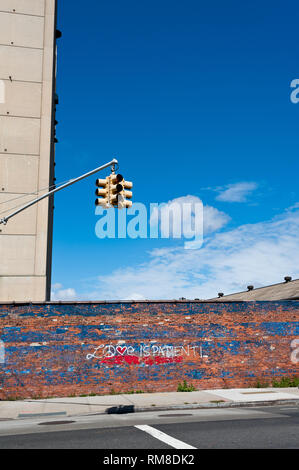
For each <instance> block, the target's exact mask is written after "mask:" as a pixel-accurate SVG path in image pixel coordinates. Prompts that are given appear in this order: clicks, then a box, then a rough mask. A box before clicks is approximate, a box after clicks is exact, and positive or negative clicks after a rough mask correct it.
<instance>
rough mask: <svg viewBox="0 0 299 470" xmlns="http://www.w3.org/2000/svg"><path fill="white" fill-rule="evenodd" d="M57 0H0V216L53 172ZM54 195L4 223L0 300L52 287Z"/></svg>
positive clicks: (32, 296)
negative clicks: (51, 198) (52, 198)
mask: <svg viewBox="0 0 299 470" xmlns="http://www.w3.org/2000/svg"><path fill="white" fill-rule="evenodd" d="M55 30H56V0H0V218H2V217H3V216H5V215H8V214H9V212H11V211H12V210H13V209H14V208H15V207H16V206H19V205H22V204H25V203H26V202H28V201H30V200H32V199H34V198H35V197H37V196H36V194H33V193H38V195H41V194H43V193H44V192H46V188H48V187H49V186H50V185H52V184H53V176H54V126H53V122H54V103H53V95H54V91H55V62H56V58H55V49H56V39H55ZM52 212H53V201H52V200H49V199H45V200H43V201H41V202H39V203H38V204H37V205H35V206H33V207H31V208H30V209H27V210H26V211H24V212H22V213H20V214H18V215H16V216H15V217H14V218H12V219H11V220H9V221H8V223H7V225H0V302H6V301H31V300H32V301H44V300H48V299H49V295H50V277H51V250H52V220H53V214H52Z"/></svg>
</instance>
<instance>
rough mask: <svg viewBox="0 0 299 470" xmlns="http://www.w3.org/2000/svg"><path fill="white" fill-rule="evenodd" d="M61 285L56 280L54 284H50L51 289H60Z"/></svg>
mask: <svg viewBox="0 0 299 470" xmlns="http://www.w3.org/2000/svg"><path fill="white" fill-rule="evenodd" d="M62 287H63V286H62V284H60V283H59V282H56V284H53V285H52V289H53V290H57V289H61V288H62Z"/></svg>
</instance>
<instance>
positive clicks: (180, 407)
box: [134, 398, 299, 413]
mask: <svg viewBox="0 0 299 470" xmlns="http://www.w3.org/2000/svg"><path fill="white" fill-rule="evenodd" d="M272 405H299V399H296V398H294V399H289V400H288V399H286V400H283V399H282V400H265V401H246V402H244V401H238V402H224V403H199V404H198V405H197V404H196V405H195V404H190V405H169V406H151V407H138V408H135V410H134V411H135V412H136V413H138V412H144V411H155V410H156V411H166V410H194V409H211V408H242V407H243V408H246V407H256V406H272Z"/></svg>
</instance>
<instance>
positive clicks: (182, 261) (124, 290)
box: [92, 210, 299, 299]
mask: <svg viewBox="0 0 299 470" xmlns="http://www.w3.org/2000/svg"><path fill="white" fill-rule="evenodd" d="M298 232H299V210H287V211H285V212H284V213H283V214H281V215H280V216H279V217H275V218H274V219H272V220H269V221H265V222H260V223H256V224H246V225H242V226H240V227H238V228H236V229H233V230H228V231H224V232H221V233H216V234H214V235H212V236H210V237H209V238H208V239H206V241H205V244H204V246H203V247H202V248H201V249H199V250H191V251H189V250H184V249H182V248H173V247H172V248H163V249H157V250H153V251H152V252H151V256H150V259H149V260H148V262H147V263H143V264H139V265H137V266H135V267H121V268H120V269H118V270H115V271H114V272H112V273H111V274H110V275H105V276H99V277H98V283H96V284H95V286H94V291H93V293H92V295H93V296H97V298H99V299H117V298H118V299H128V298H136V299H137V296H138V297H139V298H146V299H174V298H179V297H186V298H190V299H193V298H202V299H204V298H211V297H215V296H216V295H217V293H218V292H220V291H221V292H224V293H231V292H236V291H238V290H240V289H244V288H246V286H247V285H248V284H249V283H250V284H254V285H255V286H256V287H258V286H262V285H267V284H270V283H274V282H279V281H280V280H281V281H282V279H283V277H284V276H285V275H286V274H288V275H291V276H293V277H299V238H298ZM130 291H131V292H133V293H132V295H128V292H130Z"/></svg>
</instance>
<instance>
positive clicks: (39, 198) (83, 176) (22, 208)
mask: <svg viewBox="0 0 299 470" xmlns="http://www.w3.org/2000/svg"><path fill="white" fill-rule="evenodd" d="M117 164H118V161H117V160H116V159H115V158H114V159H113V160H111V162H109V163H106V164H105V165H102V166H99V167H98V168H95V169H94V170H92V171H89V172H88V173H85V174H84V175H81V176H78V178H75V179H72V180H70V181H68V182H67V183H65V184H62V185H61V186H58V188H55V189H52V191H49V192H48V193H46V194H43V195H42V196H40V197H38V198H37V199H34V200H33V201H31V202H28V204H25V205H24V206H22V207H20V209H17V210H16V211H15V212H12V213H11V214H9V215H7V216H5V217H3V218H2V219H0V225H1V224H4V225H6V223H7V221H8V220H9V219H11V218H12V217H14V216H15V215H17V214H19V213H20V212H23V211H24V210H25V209H28V207H31V206H33V205H34V204H37V203H38V202H39V201H41V200H42V199H45V198H46V197H49V196H51V195H52V194H54V193H57V192H58V191H61V190H62V189H64V188H67V187H68V186H71V185H72V184H75V183H77V182H78V181H81V180H83V179H84V178H87V177H88V176H91V175H93V174H94V173H97V172H98V171H101V170H104V169H105V168H107V167H109V166H111V167H112V169H113V170H114V167H115V165H117Z"/></svg>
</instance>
